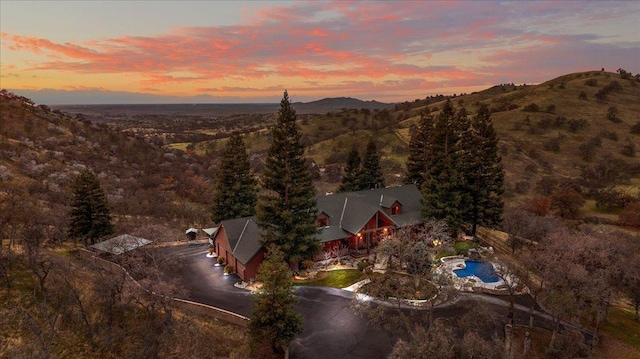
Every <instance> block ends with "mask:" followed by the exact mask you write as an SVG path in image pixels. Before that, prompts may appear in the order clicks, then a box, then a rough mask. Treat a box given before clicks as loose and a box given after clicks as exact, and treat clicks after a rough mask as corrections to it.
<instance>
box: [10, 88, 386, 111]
mask: <svg viewBox="0 0 640 359" xmlns="http://www.w3.org/2000/svg"><path fill="white" fill-rule="evenodd" d="M17 94H19V95H23V94H22V93H17ZM26 97H29V96H26ZM190 99H193V98H190ZM34 102H36V103H41V102H38V101H34ZM292 106H293V108H294V109H295V110H296V112H297V113H298V114H301V115H308V114H325V113H327V112H340V111H342V110H343V109H351V110H360V109H368V110H383V109H391V108H393V107H394V104H387V103H382V102H378V101H362V100H358V99H355V98H351V97H334V98H325V99H322V100H318V101H312V102H295V103H293V104H292ZM51 108H53V109H59V110H61V111H64V112H69V113H82V114H85V115H91V114H121V113H124V112H127V113H136V114H147V115H149V114H165V115H170V114H173V115H175V114H180V115H194V116H203V115H216V116H232V115H241V114H272V113H277V112H278V109H279V108H280V103H196V102H195V101H194V102H188V101H186V100H185V101H183V102H182V103H153V102H149V103H147V104H128V103H119V104H116V103H115V102H114V104H99V103H98V102H96V103H95V104H92V105H81V104H80V105H51Z"/></svg>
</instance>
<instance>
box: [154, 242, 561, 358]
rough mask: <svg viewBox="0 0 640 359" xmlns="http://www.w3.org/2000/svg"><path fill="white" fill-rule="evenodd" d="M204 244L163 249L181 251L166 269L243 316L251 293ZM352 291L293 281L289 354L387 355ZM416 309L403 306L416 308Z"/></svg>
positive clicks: (524, 313) (451, 307)
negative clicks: (298, 324)
mask: <svg viewBox="0 0 640 359" xmlns="http://www.w3.org/2000/svg"><path fill="white" fill-rule="evenodd" d="M206 249H207V246H206V245H203V244H200V245H191V244H189V245H186V244H185V245H180V246H176V247H166V248H164V249H162V250H166V251H169V252H171V253H173V254H175V255H178V256H180V257H181V258H180V260H179V262H180V263H183V266H182V267H181V269H180V270H178V271H174V272H172V273H167V275H168V276H170V277H173V278H176V279H178V280H179V281H180V282H181V283H182V285H183V286H184V288H185V289H187V290H188V291H189V294H188V298H185V299H189V300H193V301H196V302H200V303H204V304H208V305H212V306H216V307H219V308H222V309H226V310H228V311H231V312H234V313H238V314H241V315H244V316H247V317H249V316H251V306H252V305H251V293H250V292H249V291H247V290H244V289H238V288H235V287H234V286H233V284H234V283H235V282H237V281H238V277H236V276H234V275H231V276H225V275H223V268H222V267H216V266H215V259H213V258H207V257H206V253H207V251H206ZM352 296H353V293H351V292H348V291H344V290H340V289H335V288H324V287H297V288H296V297H297V298H298V299H299V303H298V304H297V305H296V310H297V311H298V312H299V313H301V314H302V315H303V316H304V331H303V332H302V334H300V335H299V336H298V337H296V339H295V340H294V341H293V343H292V344H291V347H290V348H291V353H290V354H291V358H295V359H324V358H351V359H360V358H362V359H364V358H367V359H376V358H386V357H387V356H388V355H389V353H390V352H391V350H392V348H393V344H394V343H395V341H396V338H395V337H390V336H389V335H387V333H384V332H381V331H379V330H376V329H374V328H371V327H369V326H368V325H367V323H366V321H365V320H364V319H363V318H361V317H360V316H359V315H357V314H356V313H355V312H354V311H353V310H352V309H351V308H350V307H349V304H350V302H351V299H352ZM460 298H461V299H464V298H468V299H474V300H478V301H481V302H483V305H484V306H487V307H492V308H493V309H494V310H495V313H498V315H501V316H503V317H504V318H505V319H506V316H507V312H508V308H507V307H508V302H506V301H505V299H506V298H497V297H492V296H486V295H477V294H462V295H461V296H460ZM530 300H531V299H530V297H528V296H526V297H524V296H523V297H519V298H517V301H516V303H517V304H516V313H515V314H516V320H517V321H521V322H523V323H526V322H528V301H530ZM416 310H417V309H415V308H413V309H407V311H408V312H415V311H416ZM463 311H464V309H461V307H459V306H457V305H456V304H455V303H445V304H444V305H441V306H439V307H437V308H436V310H435V311H434V317H436V318H437V317H443V316H445V317H450V316H455V315H459V314H461V313H462V312H463ZM536 326H538V327H547V328H548V327H550V319H549V316H548V315H546V314H544V313H539V315H538V316H536Z"/></svg>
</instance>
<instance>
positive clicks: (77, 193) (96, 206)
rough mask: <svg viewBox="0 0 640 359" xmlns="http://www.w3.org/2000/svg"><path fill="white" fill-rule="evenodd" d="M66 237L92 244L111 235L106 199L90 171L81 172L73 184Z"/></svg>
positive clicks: (112, 229)
mask: <svg viewBox="0 0 640 359" xmlns="http://www.w3.org/2000/svg"><path fill="white" fill-rule="evenodd" d="M72 190H73V194H72V196H71V210H70V212H69V227H68V232H67V234H68V236H69V237H70V238H73V239H80V240H81V241H83V242H85V243H87V244H94V243H95V242H96V239H98V238H100V237H103V236H106V235H109V234H113V233H114V228H113V224H112V223H111V216H110V214H109V203H108V202H107V197H106V195H105V194H104V191H103V190H102V187H100V182H98V178H97V177H96V176H95V174H94V173H93V172H92V171H90V170H88V169H87V170H84V171H82V172H81V173H80V174H79V175H78V176H77V177H76V179H75V181H74V182H73V186H72Z"/></svg>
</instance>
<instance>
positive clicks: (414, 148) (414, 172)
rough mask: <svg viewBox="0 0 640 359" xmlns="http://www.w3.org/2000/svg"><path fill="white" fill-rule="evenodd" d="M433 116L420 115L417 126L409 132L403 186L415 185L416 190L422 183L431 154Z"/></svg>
mask: <svg viewBox="0 0 640 359" xmlns="http://www.w3.org/2000/svg"><path fill="white" fill-rule="evenodd" d="M433 123H434V120H433V116H430V115H422V117H420V122H419V123H418V126H415V127H413V128H412V130H411V139H410V140H409V156H407V163H406V166H407V177H406V178H405V179H404V183H405V184H411V183H415V184H416V185H417V186H418V188H420V187H421V186H422V182H424V175H425V173H426V172H427V163H428V162H429V155H430V152H431V132H432V131H433Z"/></svg>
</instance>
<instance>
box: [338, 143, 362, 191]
mask: <svg viewBox="0 0 640 359" xmlns="http://www.w3.org/2000/svg"><path fill="white" fill-rule="evenodd" d="M361 161H362V160H361V159H360V153H359V152H358V149H357V148H356V147H355V146H354V147H353V148H352V149H351V151H349V157H348V158H347V167H346V168H345V169H344V172H345V173H344V177H342V182H341V183H340V187H339V188H338V192H352V191H358V190H361V189H362V188H361V187H360V172H361Z"/></svg>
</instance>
